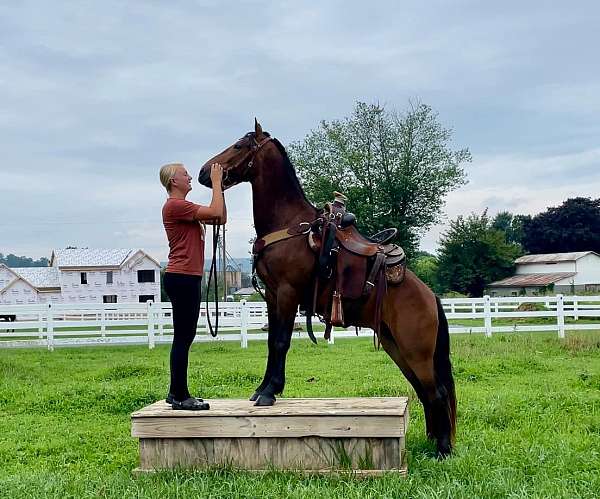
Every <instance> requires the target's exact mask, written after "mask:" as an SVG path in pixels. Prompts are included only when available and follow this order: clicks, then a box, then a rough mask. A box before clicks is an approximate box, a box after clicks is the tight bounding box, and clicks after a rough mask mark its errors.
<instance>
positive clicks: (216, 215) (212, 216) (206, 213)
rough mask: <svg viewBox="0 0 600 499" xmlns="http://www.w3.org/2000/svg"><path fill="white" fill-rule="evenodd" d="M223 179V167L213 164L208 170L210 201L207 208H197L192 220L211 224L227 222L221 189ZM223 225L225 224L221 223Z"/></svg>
mask: <svg viewBox="0 0 600 499" xmlns="http://www.w3.org/2000/svg"><path fill="white" fill-rule="evenodd" d="M222 177H223V167H222V166H221V165H220V164H218V163H215V164H214V165H212V167H211V170H210V178H211V181H212V199H211V201H210V205H209V206H198V209H197V210H196V213H195V215H194V220H199V221H201V222H204V223H207V224H211V223H215V220H225V221H226V220H227V211H226V210H225V198H224V196H223V190H222V187H221V179H222ZM217 223H219V222H217ZM222 223H225V222H222Z"/></svg>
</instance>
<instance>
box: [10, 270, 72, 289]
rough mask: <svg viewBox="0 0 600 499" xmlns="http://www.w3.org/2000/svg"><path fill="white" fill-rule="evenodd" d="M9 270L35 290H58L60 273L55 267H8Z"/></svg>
mask: <svg viewBox="0 0 600 499" xmlns="http://www.w3.org/2000/svg"><path fill="white" fill-rule="evenodd" d="M10 270H12V271H13V272H14V273H15V274H18V275H19V276H20V277H22V278H23V279H25V280H26V281H27V282H28V283H29V284H31V285H32V286H35V287H36V288H60V280H59V272H60V271H59V270H58V269H57V268H56V267H10Z"/></svg>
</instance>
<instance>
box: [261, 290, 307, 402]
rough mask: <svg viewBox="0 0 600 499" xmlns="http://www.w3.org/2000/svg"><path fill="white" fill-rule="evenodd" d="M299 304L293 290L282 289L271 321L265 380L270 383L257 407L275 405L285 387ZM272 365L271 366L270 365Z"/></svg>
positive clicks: (278, 294)
mask: <svg viewBox="0 0 600 499" xmlns="http://www.w3.org/2000/svg"><path fill="white" fill-rule="evenodd" d="M297 308H298V302H297V300H296V299H295V297H294V293H293V290H292V289H291V288H289V289H286V288H280V289H279V290H278V293H277V301H276V304H275V307H274V313H273V320H272V322H271V321H269V360H268V361H267V373H266V374H265V380H266V379H267V377H268V378H269V379H268V382H267V384H266V386H265V387H264V389H263V390H262V391H261V392H260V394H259V396H258V398H257V399H256V403H255V405H258V406H268V405H273V404H274V403H275V395H278V394H280V393H282V392H283V389H284V387H285V360H286V357H287V353H288V350H289V348H290V343H291V340H292V331H293V329H294V321H295V318H296V310H297ZM269 364H270V365H269Z"/></svg>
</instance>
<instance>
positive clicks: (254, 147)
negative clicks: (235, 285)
mask: <svg viewBox="0 0 600 499" xmlns="http://www.w3.org/2000/svg"><path fill="white" fill-rule="evenodd" d="M248 138H251V139H252V142H251V143H250V149H249V150H248V152H247V153H246V154H244V156H242V158H241V159H240V160H239V161H237V163H235V165H233V166H231V167H230V168H228V169H227V171H224V172H223V178H222V180H221V185H222V186H223V191H225V190H226V189H229V188H230V187H233V186H234V185H237V184H239V182H232V183H231V184H229V185H227V184H226V183H225V182H226V181H227V180H228V178H229V175H228V172H229V171H231V170H236V169H237V168H238V167H239V166H240V165H242V164H243V163H244V162H246V161H247V164H246V167H245V168H244V171H243V172H242V173H241V175H240V178H244V177H245V176H246V173H248V171H249V170H250V169H251V168H252V167H253V166H254V160H255V159H256V155H257V154H258V152H259V151H260V150H261V149H262V148H263V146H264V145H265V144H267V143H268V142H270V141H271V140H273V138H272V137H269V136H267V137H265V138H264V139H262V140H261V141H260V142H259V141H257V140H256V136H255V135H254V134H252V135H249V136H248ZM223 226H225V224H223ZM220 232H221V226H220V225H217V224H214V225H213V258H212V262H211V264H210V270H209V272H208V283H207V285H206V321H207V323H208V329H209V331H210V335H211V336H212V337H213V338H214V337H216V336H217V334H218V332H219V282H218V279H217V277H216V273H217V265H216V264H217V251H218V241H219V235H220ZM223 239H225V230H223ZM253 270H254V269H253ZM223 276H224V281H223V286H225V288H226V289H227V269H226V268H225V269H224V272H223ZM213 277H214V280H215V290H214V300H215V327H214V328H213V325H212V322H211V320H210V312H209V310H208V295H209V294H210V283H211V281H212V280H213ZM253 282H254V281H253ZM261 294H262V293H261Z"/></svg>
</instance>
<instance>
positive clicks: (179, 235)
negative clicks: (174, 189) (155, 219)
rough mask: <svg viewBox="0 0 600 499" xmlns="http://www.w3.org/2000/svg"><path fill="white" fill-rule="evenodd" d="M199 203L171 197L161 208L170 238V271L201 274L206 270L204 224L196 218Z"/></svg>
mask: <svg viewBox="0 0 600 499" xmlns="http://www.w3.org/2000/svg"><path fill="white" fill-rule="evenodd" d="M196 211H198V205H197V204H194V203H192V202H191V201H186V200H185V199H175V198H169V199H167V201H166V202H165V204H164V206H163V209H162V218H163V225H164V226H165V231H166V232H167V239H168V240H169V263H168V264H167V270H166V271H167V272H173V273H175V274H191V275H199V276H201V275H202V274H203V271H204V227H203V226H202V224H201V223H200V222H199V221H197V220H194V215H195V214H196Z"/></svg>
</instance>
